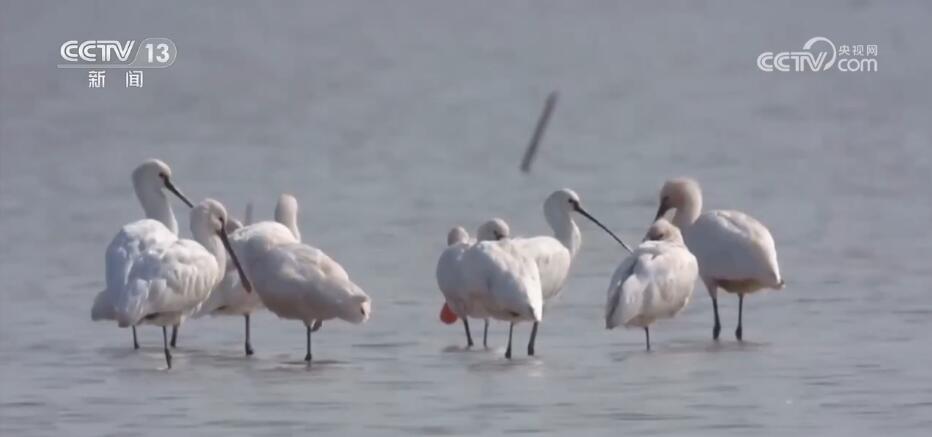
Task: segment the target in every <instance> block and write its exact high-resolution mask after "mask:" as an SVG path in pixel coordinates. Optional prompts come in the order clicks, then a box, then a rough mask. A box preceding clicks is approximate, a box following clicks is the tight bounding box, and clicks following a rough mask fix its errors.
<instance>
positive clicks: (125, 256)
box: [91, 159, 194, 349]
mask: <svg viewBox="0 0 932 437" xmlns="http://www.w3.org/2000/svg"><path fill="white" fill-rule="evenodd" d="M132 181H133V190H134V191H135V192H136V198H137V199H139V204H140V205H142V210H143V212H144V213H145V215H146V218H144V219H142V220H137V221H134V222H132V223H128V224H126V225H124V226H123V227H122V228H121V229H120V231H119V232H117V234H116V235H115V236H114V237H113V239H112V240H111V241H110V244H109V245H108V246H107V251H106V253H105V255H104V261H105V264H104V266H105V277H106V283H107V287H106V288H105V289H104V290H103V291H101V292H99V293H97V296H96V297H95V298H94V304H93V306H92V307H91V320H95V321H98V320H115V318H116V310H115V308H114V306H113V304H114V302H115V299H116V296H117V295H118V294H119V293H121V292H122V290H123V289H124V288H125V287H126V284H127V281H128V276H129V273H130V270H132V269H133V265H134V264H135V263H136V262H137V261H138V260H139V258H140V256H141V255H142V254H143V253H144V252H145V251H147V250H149V249H150V248H152V247H155V246H157V245H159V244H165V243H171V242H174V241H175V240H177V239H178V222H177V221H176V220H175V214H174V212H172V207H171V203H169V201H168V196H166V195H165V191H163V190H167V191H168V192H170V193H172V194H174V195H175V196H177V197H178V198H179V199H181V201H182V202H184V203H185V205H188V207H193V206H194V205H193V204H192V203H191V201H190V200H188V198H187V197H185V195H184V194H182V193H181V190H179V189H178V188H177V187H176V186H175V185H174V184H173V183H172V171H171V168H169V167H168V164H165V163H164V162H162V161H160V160H158V159H149V160H146V161H144V162H143V163H142V164H140V165H139V166H138V167H136V169H135V170H133V174H132ZM132 329H133V349H139V341H138V340H137V339H136V326H133V327H132ZM177 336H178V327H177V326H174V327H172V343H171V345H172V347H174V346H175V341H176V339H177Z"/></svg>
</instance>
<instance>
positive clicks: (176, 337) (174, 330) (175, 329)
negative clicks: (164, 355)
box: [171, 325, 178, 349]
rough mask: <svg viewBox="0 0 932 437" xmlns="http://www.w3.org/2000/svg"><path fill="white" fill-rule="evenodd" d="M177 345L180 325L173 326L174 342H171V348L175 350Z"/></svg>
mask: <svg viewBox="0 0 932 437" xmlns="http://www.w3.org/2000/svg"><path fill="white" fill-rule="evenodd" d="M177 343H178V325H173V326H172V342H171V346H172V348H173V349H174V348H175V346H176V345H177Z"/></svg>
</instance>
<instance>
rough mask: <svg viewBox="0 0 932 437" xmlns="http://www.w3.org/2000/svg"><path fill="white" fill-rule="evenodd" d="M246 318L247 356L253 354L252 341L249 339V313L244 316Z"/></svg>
mask: <svg viewBox="0 0 932 437" xmlns="http://www.w3.org/2000/svg"><path fill="white" fill-rule="evenodd" d="M243 317H245V318H246V356H249V355H252V353H253V352H252V343H251V342H250V341H249V314H246V315H245V316H243Z"/></svg>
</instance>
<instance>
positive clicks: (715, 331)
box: [712, 297, 722, 340]
mask: <svg viewBox="0 0 932 437" xmlns="http://www.w3.org/2000/svg"><path fill="white" fill-rule="evenodd" d="M712 310H713V311H714V312H715V326H713V327H712V339H713V340H718V333H719V332H721V330H722V324H721V323H720V322H719V321H718V298H716V297H713V298H712Z"/></svg>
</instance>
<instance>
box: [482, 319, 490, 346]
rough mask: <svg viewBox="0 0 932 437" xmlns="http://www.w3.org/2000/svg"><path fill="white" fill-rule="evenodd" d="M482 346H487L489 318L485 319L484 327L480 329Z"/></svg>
mask: <svg viewBox="0 0 932 437" xmlns="http://www.w3.org/2000/svg"><path fill="white" fill-rule="evenodd" d="M482 347H484V348H486V349H488V348H489V319H485V329H483V330H482Z"/></svg>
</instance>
